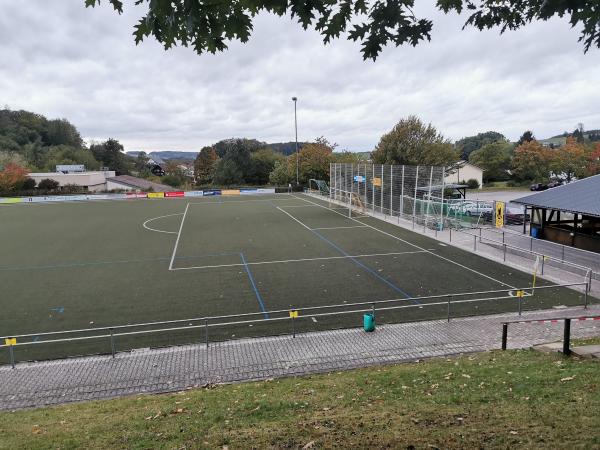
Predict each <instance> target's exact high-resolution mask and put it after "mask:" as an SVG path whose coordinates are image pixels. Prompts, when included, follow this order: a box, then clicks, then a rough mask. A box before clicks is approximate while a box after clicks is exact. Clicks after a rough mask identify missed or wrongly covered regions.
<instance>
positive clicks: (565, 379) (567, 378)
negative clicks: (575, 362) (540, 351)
mask: <svg viewBox="0 0 600 450" xmlns="http://www.w3.org/2000/svg"><path fill="white" fill-rule="evenodd" d="M574 379H575V375H573V376H572V377H565V378H561V379H560V381H572V380H574Z"/></svg>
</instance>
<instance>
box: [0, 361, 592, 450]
mask: <svg viewBox="0 0 600 450" xmlns="http://www.w3.org/2000/svg"><path fill="white" fill-rule="evenodd" d="M599 388H600V364H599V363H598V362H596V361H590V360H580V359H576V358H564V357H562V356H561V355H559V354H543V353H538V352H534V351H529V350H524V351H508V352H500V351H496V352H490V353H481V354H476V355H472V356H462V357H458V358H451V359H437V360H430V361H426V362H421V363H411V364H400V365H394V366H383V367H375V368H368V369H361V370H354V371H348V372H343V373H331V374H325V375H318V376H307V377H301V378H287V379H281V380H274V381H267V382H256V383H245V384H236V385H227V386H216V387H211V388H205V389H197V390H189V391H185V392H181V393H178V394H169V395H151V396H150V395H149V396H134V397H128V398H122V399H117V400H108V401H98V402H90V403H82V404H68V405H63V406H59V407H52V408H47V409H37V410H27V411H19V412H14V413H2V414H0V448H10V449H16V448H63V449H65V448H75V447H81V448H223V447H225V446H227V447H228V448H230V449H235V448H272V447H276V448H331V447H342V448H349V447H350V448H352V447H359V448H383V447H386V446H389V447H391V448H436V447H437V448H515V447H527V448H598V447H599V446H600V414H599V412H600V389H599Z"/></svg>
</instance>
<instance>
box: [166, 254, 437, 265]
mask: <svg viewBox="0 0 600 450" xmlns="http://www.w3.org/2000/svg"><path fill="white" fill-rule="evenodd" d="M415 253H426V251H423V250H417V251H413V252H392V253H370V254H365V255H348V256H345V255H344V256H323V257H317V258H300V259H280V260H274V261H256V262H247V263H246V264H243V263H233V264H216V265H209V266H192V267H177V268H174V269H171V270H192V269H217V268H223V267H239V266H245V265H248V266H261V265H264V264H287V263H296V262H307V261H328V260H334V259H350V258H373V257H376V256H396V255H414V254H415Z"/></svg>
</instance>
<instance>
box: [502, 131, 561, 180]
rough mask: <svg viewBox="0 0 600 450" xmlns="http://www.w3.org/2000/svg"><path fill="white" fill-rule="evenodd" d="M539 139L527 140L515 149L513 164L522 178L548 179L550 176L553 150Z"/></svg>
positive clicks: (516, 172) (514, 170) (518, 176)
mask: <svg viewBox="0 0 600 450" xmlns="http://www.w3.org/2000/svg"><path fill="white" fill-rule="evenodd" d="M552 151H553V150H550V149H547V148H545V147H544V146H542V145H541V144H540V143H539V142H538V141H526V142H523V143H522V144H521V145H520V146H519V147H517V148H516V149H515V155H514V157H513V161H512V166H513V172H514V174H515V176H516V177H517V178H518V179H520V180H532V181H547V180H548V178H549V176H550V170H551V163H552V154H551V153H550V152H552Z"/></svg>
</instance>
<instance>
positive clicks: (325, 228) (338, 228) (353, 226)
mask: <svg viewBox="0 0 600 450" xmlns="http://www.w3.org/2000/svg"><path fill="white" fill-rule="evenodd" d="M347 228H369V227H367V226H366V225H352V226H349V227H319V228H311V230H343V229H347Z"/></svg>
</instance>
